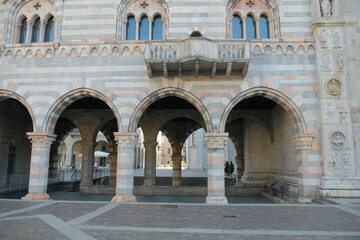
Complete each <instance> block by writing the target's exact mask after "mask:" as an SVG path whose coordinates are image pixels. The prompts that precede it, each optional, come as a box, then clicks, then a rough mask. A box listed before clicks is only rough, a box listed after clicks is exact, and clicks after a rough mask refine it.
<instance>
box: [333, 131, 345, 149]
mask: <svg viewBox="0 0 360 240" xmlns="http://www.w3.org/2000/svg"><path fill="white" fill-rule="evenodd" d="M330 142H331V146H332V148H333V149H334V150H335V151H339V150H341V149H343V147H344V144H345V142H346V137H345V135H344V134H343V133H342V132H334V133H333V134H331V136H330Z"/></svg>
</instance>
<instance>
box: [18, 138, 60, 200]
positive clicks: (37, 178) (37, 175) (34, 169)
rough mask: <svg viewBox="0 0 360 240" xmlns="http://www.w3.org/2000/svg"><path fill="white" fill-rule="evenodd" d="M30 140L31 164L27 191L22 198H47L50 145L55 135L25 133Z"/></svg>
mask: <svg viewBox="0 0 360 240" xmlns="http://www.w3.org/2000/svg"><path fill="white" fill-rule="evenodd" d="M27 135H28V136H29V139H30V140H31V143H32V146H31V164H30V178H29V193H28V194H27V195H26V196H25V197H23V198H22V199H23V200H48V199H50V197H49V195H48V194H47V193H46V190H47V184H48V169H49V155H50V146H51V144H52V142H53V141H55V137H56V135H52V134H46V133H27Z"/></svg>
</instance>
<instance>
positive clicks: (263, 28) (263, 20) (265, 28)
mask: <svg viewBox="0 0 360 240" xmlns="http://www.w3.org/2000/svg"><path fill="white" fill-rule="evenodd" d="M259 23H260V24H259V25H260V38H270V35H269V21H268V18H267V17H266V16H261V17H260V20H259Z"/></svg>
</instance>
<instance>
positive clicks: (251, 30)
mask: <svg viewBox="0 0 360 240" xmlns="http://www.w3.org/2000/svg"><path fill="white" fill-rule="evenodd" d="M246 38H247V39H255V38H256V24H255V20H254V18H253V16H251V15H248V16H247V17H246Z"/></svg>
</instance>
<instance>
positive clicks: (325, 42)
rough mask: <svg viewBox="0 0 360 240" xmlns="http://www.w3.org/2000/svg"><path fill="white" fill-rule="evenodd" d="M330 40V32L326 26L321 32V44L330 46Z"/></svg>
mask: <svg viewBox="0 0 360 240" xmlns="http://www.w3.org/2000/svg"><path fill="white" fill-rule="evenodd" d="M328 40H329V33H328V32H327V31H326V29H325V28H323V29H322V31H321V33H320V45H321V47H323V48H327V47H328Z"/></svg>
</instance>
